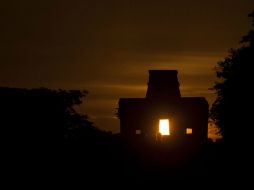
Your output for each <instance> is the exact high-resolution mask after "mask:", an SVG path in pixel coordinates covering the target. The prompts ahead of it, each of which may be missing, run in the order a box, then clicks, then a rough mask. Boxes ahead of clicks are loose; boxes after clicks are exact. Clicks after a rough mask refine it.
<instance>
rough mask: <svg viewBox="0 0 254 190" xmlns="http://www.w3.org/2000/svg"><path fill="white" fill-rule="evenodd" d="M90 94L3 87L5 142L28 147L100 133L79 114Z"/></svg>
mask: <svg viewBox="0 0 254 190" xmlns="http://www.w3.org/2000/svg"><path fill="white" fill-rule="evenodd" d="M86 95H87V91H80V90H61V89H60V90H50V89H46V88H40V89H21V88H4V87H0V105H1V106H0V118H1V119H0V126H1V129H0V130H1V134H2V136H3V137H4V138H5V140H6V141H8V142H9V143H11V144H13V143H16V144H17V145H18V144H22V143H25V144H26V145H29V146H30V145H34V144H37V145H38V144H41V145H43V146H44V145H45V144H47V143H49V144H52V143H57V144H59V143H62V142H63V140H78V139H81V137H85V136H87V137H89V136H91V135H94V134H96V133H98V131H99V130H98V129H96V128H95V127H93V124H92V122H90V121H89V120H88V118H87V116H86V115H83V114H80V113H78V112H76V110H75V109H74V106H76V105H80V104H81V103H82V99H83V98H84V97H85V96H86Z"/></svg>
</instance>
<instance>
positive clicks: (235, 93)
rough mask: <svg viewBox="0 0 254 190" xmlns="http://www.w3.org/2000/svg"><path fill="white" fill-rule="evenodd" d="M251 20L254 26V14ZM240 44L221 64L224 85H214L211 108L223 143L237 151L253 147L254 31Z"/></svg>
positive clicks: (219, 65)
mask: <svg viewBox="0 0 254 190" xmlns="http://www.w3.org/2000/svg"><path fill="white" fill-rule="evenodd" d="M249 17H251V18H252V19H253V20H252V27H254V11H253V12H252V13H251V14H249ZM240 43H241V44H242V46H241V47H240V48H238V49H231V50H230V52H229V55H228V56H227V57H226V58H225V59H224V61H220V62H218V65H217V67H216V74H217V77H218V78H219V79H220V82H217V83H216V84H215V85H214V89H215V90H216V92H217V99H216V101H215V102H214V103H213V105H212V109H211V118H212V119H213V120H214V121H215V123H216V124H217V125H218V127H219V128H220V130H221V133H222V135H223V141H224V142H225V143H226V144H228V145H230V146H231V145H232V148H233V147H234V149H235V150H236V149H237V148H240V149H242V148H243V147H246V145H249V144H248V143H249V142H250V140H251V135H253V133H252V130H253V129H252V128H253V121H252V117H253V116H251V111H250V110H252V109H253V107H252V106H253V104H252V102H253V101H252V98H253V96H251V94H252V86H253V84H252V81H253V80H252V78H253V71H252V69H251V68H252V66H253V64H254V30H253V29H251V30H250V31H249V33H248V34H247V35H246V36H244V37H243V38H242V40H241V42H240ZM239 145H243V146H241V147H240V146H239Z"/></svg>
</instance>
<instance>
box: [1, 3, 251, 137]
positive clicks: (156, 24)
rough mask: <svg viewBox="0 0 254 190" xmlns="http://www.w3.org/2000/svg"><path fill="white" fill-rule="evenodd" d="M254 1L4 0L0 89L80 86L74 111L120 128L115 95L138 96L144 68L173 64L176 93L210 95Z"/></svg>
mask: <svg viewBox="0 0 254 190" xmlns="http://www.w3.org/2000/svg"><path fill="white" fill-rule="evenodd" d="M253 7H254V1H253V0H241V1H234V2H233V1H232V0H213V1H208V0H207V1H204V0H196V1H188V0H177V1H174V0H172V1H166V0H158V1H153V0H139V1H134V0H122V1H117V0H107V1H104V0H101V1H98V0H87V1H81V0H80V1H76V0H72V1H67V0H62V1H55V0H50V1H47V0H44V1H41V2H39V1H32V0H23V1H18V0H17V1H6V2H4V3H2V4H1V8H0V9H1V10H0V14H1V16H0V22H1V30H0V41H1V44H0V49H1V51H0V62H1V63H0V86H11V87H29V88H30V87H41V86H44V87H48V88H64V89H86V90H88V91H89V95H88V97H87V98H86V100H85V103H84V105H82V106H81V108H80V110H81V111H82V112H85V113H87V114H88V115H89V117H90V119H91V120H92V121H93V122H94V123H95V125H96V126H98V127H100V128H102V129H105V130H112V131H113V132H117V131H119V122H118V120H117V118H116V116H115V113H116V108H117V102H118V99H119V98H120V97H144V96H145V92H146V87H147V86H146V83H147V79H148V70H149V69H177V70H178V71H179V72H178V73H179V75H178V77H179V81H180V88H181V94H182V96H205V97H206V98H207V100H208V101H209V103H210V104H211V103H212V102H213V100H214V98H215V95H214V94H213V92H211V91H209V90H208V89H209V88H211V87H212V86H213V83H214V81H215V79H216V77H215V72H214V70H213V68H214V67H215V65H216V63H217V62H218V61H219V60H222V59H223V58H224V57H225V56H226V55H227V51H228V49H229V48H231V47H237V46H238V45H239V44H238V42H239V40H240V39H241V36H243V35H244V34H246V32H247V31H248V30H249V28H250V20H248V18H247V15H248V13H250V12H251V10H252V9H253Z"/></svg>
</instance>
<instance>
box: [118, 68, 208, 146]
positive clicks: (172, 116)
mask: <svg viewBox="0 0 254 190" xmlns="http://www.w3.org/2000/svg"><path fill="white" fill-rule="evenodd" d="M177 73H178V72H177V70H149V82H148V89H147V93H146V97H145V98H120V100H119V109H118V116H119V119H120V132H121V135H122V137H123V138H125V139H127V140H128V139H129V140H132V139H137V138H143V139H148V140H149V141H150V142H157V141H160V140H163V141H170V142H172V143H173V144H175V143H181V142H184V143H186V142H188V143H189V142H192V143H191V144H193V145H197V144H199V145H201V144H204V143H205V142H206V141H207V133H208V103H207V101H206V99H205V98H204V97H181V94H180V90H179V82H178V79H177Z"/></svg>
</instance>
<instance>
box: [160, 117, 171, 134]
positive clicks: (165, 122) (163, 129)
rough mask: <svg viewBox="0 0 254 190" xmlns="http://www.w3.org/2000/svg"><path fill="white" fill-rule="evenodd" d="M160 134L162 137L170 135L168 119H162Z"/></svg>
mask: <svg viewBox="0 0 254 190" xmlns="http://www.w3.org/2000/svg"><path fill="white" fill-rule="evenodd" d="M159 132H160V134H161V135H170V131H169V120H168V119H160V124H159Z"/></svg>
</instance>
